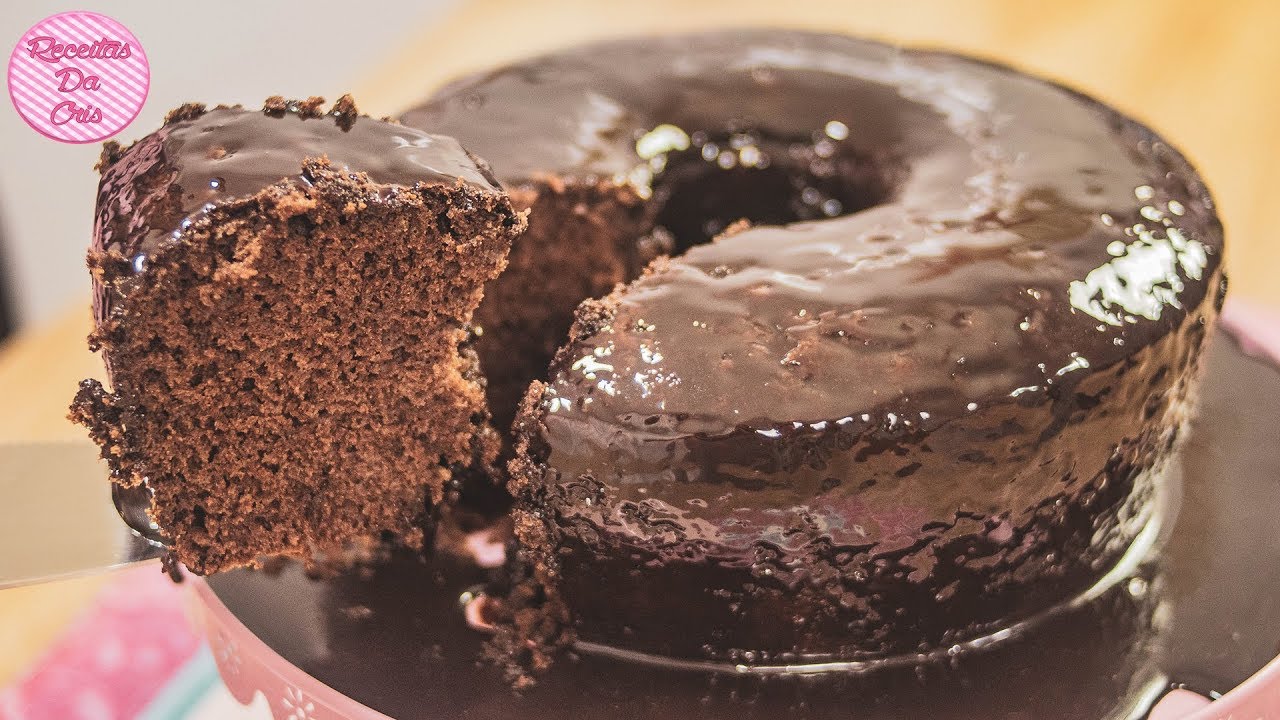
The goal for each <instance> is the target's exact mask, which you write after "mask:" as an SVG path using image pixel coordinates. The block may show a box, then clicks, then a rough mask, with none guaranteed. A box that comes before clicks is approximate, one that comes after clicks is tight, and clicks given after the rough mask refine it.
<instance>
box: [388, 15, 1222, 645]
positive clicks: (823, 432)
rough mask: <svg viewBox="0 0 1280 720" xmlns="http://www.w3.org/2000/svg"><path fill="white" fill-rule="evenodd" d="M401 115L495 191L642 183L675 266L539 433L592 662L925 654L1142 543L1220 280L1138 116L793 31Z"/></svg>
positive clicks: (458, 92) (444, 98) (571, 367)
mask: <svg viewBox="0 0 1280 720" xmlns="http://www.w3.org/2000/svg"><path fill="white" fill-rule="evenodd" d="M405 121H406V122H408V123H410V124H415V125H419V126H422V127H432V128H433V129H438V130H440V131H444V132H450V133H454V134H456V135H458V136H459V137H460V138H461V139H462V141H463V142H464V144H466V145H467V146H468V147H469V148H472V149H474V150H476V151H477V152H479V153H480V154H482V155H483V156H485V157H486V158H488V159H489V161H490V162H491V163H492V164H493V167H494V168H495V172H496V173H497V175H498V176H499V177H500V178H502V179H503V180H504V181H506V182H512V183H519V182H528V181H531V180H532V179H535V178H537V177H539V176H542V175H546V174H550V175H553V176H557V177H560V178H562V179H563V180H565V181H566V182H612V183H616V184H625V185H631V186H634V187H635V188H636V190H637V191H638V192H639V193H640V194H641V195H642V196H647V197H648V198H649V215H650V217H651V218H652V222H653V224H654V225H655V226H658V228H659V229H661V230H666V231H668V232H670V233H671V234H674V235H675V236H676V237H675V240H676V244H677V246H678V247H682V248H684V247H688V248H690V249H688V250H687V252H684V253H683V254H681V255H678V256H676V257H675V258H673V259H671V260H670V261H669V262H659V263H657V264H655V265H654V266H652V267H651V268H650V270H649V271H648V272H647V273H646V274H645V275H644V276H643V277H641V278H639V279H638V280H636V281H635V282H633V283H632V284H631V285H629V286H627V287H626V288H624V289H622V290H620V291H619V292H617V293H615V294H614V295H612V296H610V297H609V298H606V299H605V300H604V301H603V302H601V303H596V304H588V305H587V306H586V307H585V308H584V309H583V310H582V311H581V312H580V313H579V318H578V321H577V323H576V324H575V327H574V328H573V330H572V331H571V335H572V337H571V341H570V343H569V344H568V345H566V346H565V347H564V348H562V349H561V351H560V353H559V354H558V356H557V359H556V361H555V362H554V363H553V366H552V374H551V377H550V380H549V382H548V383H547V384H546V385H545V387H542V388H539V390H538V391H537V392H536V393H535V395H533V396H531V399H530V404H529V407H528V408H527V409H526V411H525V413H524V420H523V422H524V427H523V430H522V433H523V436H524V443H525V444H524V451H523V455H522V456H521V458H519V459H518V461H517V464H516V466H515V467H516V473H515V477H514V482H515V484H516V487H517V490H518V492H519V493H520V495H521V497H522V500H521V506H522V512H523V513H524V517H525V518H526V520H527V522H525V523H523V525H522V526H523V527H525V528H536V527H538V526H541V527H542V528H543V530H541V531H539V530H533V529H530V530H529V531H527V532H526V536H525V539H526V540H528V541H532V542H534V543H539V544H544V545H545V546H544V547H543V548H542V549H543V550H544V557H543V561H544V564H545V565H546V570H547V572H548V574H549V576H552V577H554V578H555V579H556V582H557V583H558V585H559V588H560V589H561V591H562V594H563V596H564V599H565V602H566V603H567V604H568V605H569V607H570V609H571V610H572V611H573V613H574V616H575V619H576V628H577V630H578V632H579V633H580V635H581V636H582V637H583V638H585V639H588V640H592V641H597V642H602V643H606V644H615V645H621V646H625V647H628V648H633V649H639V650H642V651H646V652H653V653H658V654H664V655H667V654H669V655H678V656H686V657H713V658H725V659H733V660H735V661H742V660H746V661H751V660H753V659H759V660H768V659H778V658H789V657H793V656H796V655H817V656H831V655H835V656H840V657H849V656H854V657H856V656H864V655H881V654H892V653H901V652H914V651H917V650H920V649H922V648H928V647H937V646H938V645H940V644H948V643H952V642H956V641H958V640H961V639H963V638H966V637H972V636H974V635H977V634H981V633H982V632H986V631H988V630H990V629H992V628H994V627H998V626H999V625H1001V624H1002V623H1008V622H1011V621H1012V620H1014V619H1017V618H1020V617H1026V616H1028V615H1030V614H1033V613H1035V612H1037V611H1039V610H1042V609H1044V608H1046V607H1049V606H1051V605H1053V604H1055V603H1058V602H1061V601H1063V600H1064V599H1065V598H1067V597H1069V596H1071V595H1072V594H1074V593H1077V592H1079V591H1081V590H1082V589H1083V588H1084V587H1086V586H1088V585H1089V584H1090V583H1091V582H1092V581H1093V580H1094V579H1096V578H1097V577H1098V576H1099V575H1100V574H1101V573H1102V572H1103V571H1104V570H1105V569H1106V568H1107V567H1108V566H1109V565H1110V564H1112V563H1113V562H1114V561H1115V559H1116V557H1118V555H1119V553H1121V552H1122V551H1123V549H1124V548H1125V547H1126V546H1127V544H1128V542H1129V541H1130V540H1131V539H1132V538H1133V536H1134V534H1135V532H1136V531H1137V529H1138V528H1140V527H1141V525H1142V523H1143V522H1144V521H1145V518H1146V517H1147V509H1146V503H1147V497H1148V496H1149V494H1150V493H1151V488H1152V485H1153V484H1155V483H1158V482H1159V474H1160V471H1161V468H1162V467H1163V465H1164V461H1165V458H1166V457H1167V456H1168V454H1169V452H1170V451H1171V448H1172V447H1173V445H1174V441H1175V439H1176V437H1177V434H1178V430H1179V428H1180V427H1181V425H1182V423H1183V421H1184V419H1185V418H1184V412H1183V406H1184V404H1185V403H1186V402H1187V401H1188V399H1189V398H1190V397H1191V395H1192V394H1193V393H1192V390H1193V386H1194V378H1195V375H1196V373H1195V368H1196V364H1197V362H1196V361H1197V356H1198V352H1199V349H1200V346H1201V343H1202V340H1203V337H1204V332H1205V328H1206V327H1207V326H1208V325H1209V324H1210V323H1211V322H1212V321H1213V319H1214V318H1215V316H1216V313H1217V309H1218V307H1219V305H1220V302H1221V298H1222V292H1223V289H1224V287H1225V285H1224V281H1223V278H1222V274H1221V251H1222V231H1221V226H1220V224H1219V222H1218V220H1217V217H1216V215H1215V213H1214V209H1213V203H1212V200H1211V198H1210V197H1209V195H1208V193H1207V191H1206V190H1205V189H1204V187H1203V186H1202V185H1201V183H1200V181H1199V179H1198V177H1197V176H1196V174H1195V172H1194V170H1193V169H1192V168H1191V167H1190V166H1189V165H1188V164H1187V162H1186V161H1185V160H1184V159H1183V158H1182V156H1181V155H1179V154H1178V153H1177V151H1176V150H1174V149H1172V148H1171V147H1169V146H1168V145H1167V144H1166V143H1165V142H1164V141H1163V140H1161V139H1160V138H1159V137H1158V136H1156V135H1155V134H1153V133H1152V132H1151V131H1149V130H1147V129H1146V128H1144V127H1142V126H1140V125H1139V124H1137V123H1136V122H1134V121H1132V120H1129V119H1128V118H1125V117H1123V116H1121V115H1120V114H1118V113H1116V112H1114V111H1112V110H1110V109H1108V108H1106V107H1104V106H1101V105H1099V104H1097V103H1096V102H1094V101H1092V100H1089V99H1088V98H1084V97H1083V96H1080V95H1078V94H1076V93H1074V92H1072V91H1069V90H1066V89H1063V88H1061V87H1058V86H1055V85H1053V84H1050V83H1047V82H1044V81H1041V80H1037V79H1034V78H1030V77H1027V76H1024V75H1021V74H1019V73H1017V72H1014V71H1011V70H1009V69H1007V68H1003V67H998V66H994V65H990V64H985V63H982V62H978V61H974V60H970V59H966V58H962V57H957V56H953V55H948V54H944V53H937V52H920V51H912V50H903V49H900V48H894V47H890V46H886V45H881V44H878V43H873V42H867V41H862V40H856V39H851V38H846V37H839V36H829V35H818V34H811V33H799V32H778V31H733V32H720V33H710V34H703V35H696V36H674V37H659V38H638V39H630V40H623V41H615V42H610V43H605V44H600V45H594V46H588V47H585V48H579V49H574V50H569V51H566V52H562V53H557V54H553V55H548V56H544V57H541V58H536V59H534V60H531V61H528V62H524V63H520V64H518V65H513V66H509V67H507V68H502V69H499V70H496V71H494V72H491V73H487V74H484V75H480V76H476V77H473V78H469V79H465V80H462V81H460V82H457V83H455V84H453V85H451V86H450V87H448V88H446V89H445V90H443V91H442V92H441V93H440V94H439V95H437V96H436V97H435V98H433V99H432V100H431V101H430V102H429V103H428V104H426V105H424V106H423V107H421V108H418V109H416V110H414V111H411V112H410V113H408V114H406V116H405ZM762 158H763V159H764V160H763V162H762V160H761V159H762ZM762 165H763V166H764V167H761V166H762ZM824 215H825V216H830V217H828V218H827V219H823V220H819V221H813V220H812V219H813V218H815V217H822V216H824ZM737 217H745V218H746V219H748V220H750V221H752V222H753V223H754V224H755V226H753V227H750V228H747V229H742V228H731V231H730V232H726V233H723V234H721V235H720V236H719V237H717V238H716V239H715V241H714V242H710V243H704V244H698V243H699V242H701V241H702V240H704V239H705V238H706V237H707V236H710V235H715V234H716V233H717V232H719V231H720V230H722V229H723V228H724V227H725V226H726V225H727V224H728V223H730V222H732V221H733V220H735V219H737ZM544 536H545V537H546V538H548V539H547V540H546V541H544V540H543V539H542V538H543V537H544ZM601 585H604V586H607V587H610V588H613V589H614V592H611V593H608V594H602V593H600V592H599V588H600V586H601Z"/></svg>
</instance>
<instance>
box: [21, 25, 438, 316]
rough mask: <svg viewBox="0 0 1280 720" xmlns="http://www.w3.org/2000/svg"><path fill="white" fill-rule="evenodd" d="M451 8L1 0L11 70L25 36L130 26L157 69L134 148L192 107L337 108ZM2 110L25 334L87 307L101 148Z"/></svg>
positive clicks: (132, 134)
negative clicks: (278, 98) (277, 99)
mask: <svg viewBox="0 0 1280 720" xmlns="http://www.w3.org/2000/svg"><path fill="white" fill-rule="evenodd" d="M453 2H454V0H374V1H365V2H355V3H348V2H316V1H313V2H305V1H302V0H257V1H249V0H194V1H192V2H188V1H187V0H181V1H178V0H175V1H173V2H141V1H139V0H133V1H132V2H129V1H127V0H78V1H76V2H50V1H48V0H0V59H2V60H3V61H4V62H7V61H8V56H9V52H10V51H11V50H12V46H13V44H14V43H16V42H17V41H18V38H19V37H21V35H22V33H24V32H25V31H26V30H27V28H28V27H30V26H31V25H33V24H35V23H36V22H37V21H39V20H40V19H41V18H44V17H46V16H48V15H51V14H53V13H56V12H59V11H63V10H92V11H95V12H100V13H102V14H104V15H108V16H110V17H113V18H115V19H117V20H119V21H120V22H122V23H124V25H125V26H126V27H128V28H129V29H130V30H132V31H133V33H134V35H136V36H137V37H138V40H139V42H141V43H142V46H143V48H144V49H145V50H146V53H147V58H148V59H149V60H150V62H151V92H150V96H149V97H148V98H147V104H146V106H145V107H144V108H143V110H142V113H141V114H140V115H139V116H138V118H137V120H135V121H134V123H133V124H132V125H130V126H129V127H128V128H126V129H125V130H124V132H123V133H121V135H120V137H119V138H118V139H119V140H120V141H122V142H125V143H127V142H129V141H132V140H134V139H136V138H138V137H140V136H142V135H145V134H146V133H148V132H150V131H151V130H153V129H154V128H155V127H156V126H158V125H159V123H160V121H161V120H162V119H163V118H164V115H165V113H167V112H168V111H169V109H171V108H173V107H176V106H178V105H180V104H182V103H184V102H188V101H199V102H205V103H208V104H217V103H234V102H240V103H244V104H246V105H251V104H256V103H260V102H262V100H263V99H264V98H266V97H267V96H270V95H285V96H295V97H297V96H309V95H323V96H325V97H326V98H329V99H330V100H332V99H334V98H336V97H337V96H339V95H341V94H342V93H344V92H347V91H349V90H351V89H352V85H353V84H354V83H357V82H358V81H360V80H361V79H363V78H366V77H368V75H369V73H370V72H372V71H373V69H374V68H376V67H378V66H379V65H380V63H382V62H385V60H386V58H387V57H388V56H390V55H391V54H392V53H394V52H395V50H396V49H397V48H398V47H399V45H400V44H401V43H403V42H406V41H407V39H408V37H409V36H410V35H411V34H412V33H413V32H414V31H415V30H417V31H421V28H422V27H423V26H424V25H425V24H426V23H429V22H432V21H433V20H434V19H435V18H436V17H438V16H439V15H440V14H442V13H443V12H445V11H446V10H448V8H449V7H450V6H451V5H452V4H453ZM4 95H6V96H7V95H8V93H7V92H6V93H4ZM359 100H360V98H359V95H357V96H356V101H357V103H359ZM0 105H3V107H0V243H3V246H2V247H0V256H2V257H3V264H4V266H5V268H6V270H7V271H8V274H9V276H10V277H9V278H8V279H7V280H6V283H7V284H8V285H9V286H10V294H11V296H14V297H13V300H14V301H15V303H16V308H15V309H16V315H17V321H18V325H19V327H22V326H24V325H31V324H35V323H39V322H42V321H45V320H48V319H49V318H51V317H52V316H54V315H55V314H57V313H58V312H59V311H62V310H64V309H65V308H66V307H68V305H69V304H70V303H73V302H82V301H84V300H85V299H86V298H87V297H88V274H87V272H86V271H85V269H84V253H85V248H86V247H87V246H88V242H89V235H90V231H91V228H92V224H93V202H94V194H95V191H96V189H97V173H95V172H94V171H93V164H94V162H95V161H96V160H97V157H98V152H99V150H100V146H99V145H96V144H95V145H86V146H81V145H67V144H63V143H58V142H55V141H52V140H48V139H46V138H44V137H41V136H40V135H38V134H36V133H35V132H34V131H33V130H31V129H30V128H28V127H27V125H26V124H25V123H24V122H23V121H22V118H20V117H19V116H18V114H17V112H16V111H15V110H14V108H13V105H12V103H10V101H9V100H8V99H7V98H5V97H0Z"/></svg>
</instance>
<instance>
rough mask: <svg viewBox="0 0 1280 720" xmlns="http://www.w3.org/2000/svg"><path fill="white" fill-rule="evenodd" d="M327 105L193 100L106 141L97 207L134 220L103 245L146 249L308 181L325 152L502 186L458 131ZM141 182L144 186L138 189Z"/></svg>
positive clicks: (338, 158) (107, 226)
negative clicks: (130, 134) (136, 131)
mask: <svg viewBox="0 0 1280 720" xmlns="http://www.w3.org/2000/svg"><path fill="white" fill-rule="evenodd" d="M322 103H323V100H322V99H321V98H311V99H309V100H305V101H289V100H284V99H283V98H278V97H275V98H270V99H268V100H267V101H266V103H265V104H264V107H263V108H262V109H261V110H250V109H246V108H243V107H240V106H218V107H215V108H212V109H206V108H205V106H203V105H199V104H188V105H183V106H182V107H179V108H177V109H175V110H174V111H172V112H171V113H170V114H169V116H168V117H167V118H166V120H165V124H164V126H163V127H162V128H160V129H159V130H157V131H156V132H155V133H152V134H151V135H149V136H147V137H146V138H143V139H142V140H139V141H138V142H137V143H135V144H134V145H132V146H131V147H129V148H128V149H123V150H122V149H121V148H120V147H119V146H118V145H114V144H108V146H107V147H106V149H105V151H104V153H103V159H102V162H101V163H100V168H101V169H102V173H103V178H102V184H101V186H100V188H99V198H100V202H99V205H100V208H99V212H100V213H102V212H110V213H114V214H116V216H117V217H118V218H119V219H126V218H125V217H124V216H129V217H128V218H127V223H126V224H125V225H121V224H120V223H119V221H117V222H100V223H99V231H100V234H101V235H102V237H100V238H99V241H100V242H101V243H102V247H104V248H110V247H112V245H113V243H119V245H118V246H117V247H119V248H120V249H121V250H122V251H126V252H128V251H129V250H132V251H133V252H139V251H146V250H147V249H149V248H151V247H153V246H154V244H156V243H158V242H162V241H163V240H164V239H166V238H168V237H170V236H174V235H176V234H177V233H180V231H181V230H182V229H184V228H185V227H186V226H187V224H188V223H187V222H185V221H190V220H191V219H192V218H193V217H194V216H197V215H198V214H200V213H201V212H204V211H206V210H208V209H210V208H212V207H214V206H217V205H219V204H222V203H226V202H228V201H232V200H237V199H243V198H247V197H251V196H253V195H255V194H256V193H258V192H260V191H262V190H263V189H265V188H267V187H270V186H271V185H274V184H276V183H279V182H281V181H286V182H295V183H310V182H311V181H312V180H311V179H309V178H308V177H307V174H306V171H305V170H304V167H303V166H304V162H305V161H307V160H309V159H321V158H323V159H326V160H327V161H328V163H329V164H330V165H331V166H335V167H339V168H344V169H346V170H347V171H349V172H351V173H364V174H366V175H367V176H368V177H369V179H370V180H371V181H373V182H374V183H378V184H381V185H387V186H403V187H412V186H414V185H418V184H439V183H449V184H452V183H456V182H464V183H466V184H468V185H470V186H473V187H476V188H479V189H482V190H490V191H493V190H497V189H498V184H497V182H496V181H495V180H494V179H493V177H492V175H490V174H489V172H488V170H487V169H486V168H485V167H484V165H483V164H482V163H481V162H480V161H478V160H477V159H476V158H474V157H473V156H471V155H470V154H469V153H468V152H467V151H466V150H464V149H463V148H462V147H461V146H460V145H459V144H458V142H457V141H456V140H454V139H453V138H450V137H445V136H441V135H432V134H428V133H425V132H422V131H421V130H417V129H414V128H410V127H405V126H403V125H399V124H396V123H393V122H389V121H383V120H376V119H374V118H370V117H368V116H364V115H360V114H359V113H358V112H357V110H356V107H355V104H354V102H353V101H352V100H351V98H350V97H349V96H344V97H343V98H341V99H340V100H338V102H337V103H335V104H334V106H333V108H332V109H331V110H330V111H328V112H325V111H324V110H323V109H322V107H321V105H322ZM157 176H158V177H157ZM140 179H144V180H143V182H145V184H146V185H147V187H146V188H141V187H137V185H138V183H139V181H140ZM103 200H106V202H103ZM128 254H132V253H128Z"/></svg>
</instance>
